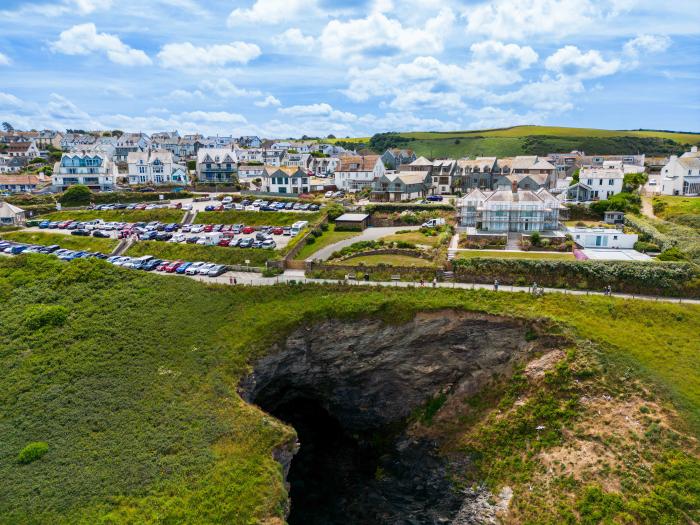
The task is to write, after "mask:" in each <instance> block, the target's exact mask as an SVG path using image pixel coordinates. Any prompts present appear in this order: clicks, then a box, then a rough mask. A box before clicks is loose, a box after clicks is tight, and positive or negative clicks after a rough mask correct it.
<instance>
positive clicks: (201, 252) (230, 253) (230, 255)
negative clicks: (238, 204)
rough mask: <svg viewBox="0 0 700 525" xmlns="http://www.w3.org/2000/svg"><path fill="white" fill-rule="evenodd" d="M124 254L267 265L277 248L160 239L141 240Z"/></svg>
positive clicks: (191, 260)
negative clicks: (187, 242) (174, 241)
mask: <svg viewBox="0 0 700 525" xmlns="http://www.w3.org/2000/svg"><path fill="white" fill-rule="evenodd" d="M124 255H128V256H132V257H140V256H141V255H152V256H154V257H156V258H158V259H166V260H177V259H182V260H183V261H190V262H197V261H205V262H212V263H218V264H240V265H245V264H246V262H245V261H246V260H248V261H250V266H265V263H266V262H267V261H268V260H269V259H271V258H273V257H275V255H276V252H275V250H263V249H260V248H229V247H227V246H199V245H196V244H180V243H170V242H160V241H139V242H137V243H136V244H134V245H132V246H131V248H129V249H128V250H127V251H126V253H125V254H124Z"/></svg>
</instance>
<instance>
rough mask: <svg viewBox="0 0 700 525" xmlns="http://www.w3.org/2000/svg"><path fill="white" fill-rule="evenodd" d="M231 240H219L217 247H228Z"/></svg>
mask: <svg viewBox="0 0 700 525" xmlns="http://www.w3.org/2000/svg"><path fill="white" fill-rule="evenodd" d="M232 240H233V239H221V240H220V241H219V243H218V244H217V246H229V245H230V244H231V241H232Z"/></svg>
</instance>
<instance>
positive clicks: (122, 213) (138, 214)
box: [39, 209, 185, 222]
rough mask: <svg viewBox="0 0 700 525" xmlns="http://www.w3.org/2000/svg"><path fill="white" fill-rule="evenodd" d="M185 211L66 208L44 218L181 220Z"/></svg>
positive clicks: (114, 220) (42, 217) (117, 220)
mask: <svg viewBox="0 0 700 525" xmlns="http://www.w3.org/2000/svg"><path fill="white" fill-rule="evenodd" d="M184 213H185V212H183V211H180V210H175V209H158V210H73V211H71V210H65V211H57V212H54V213H49V214H47V215H42V216H41V217H39V218H41V219H42V220H50V221H68V220H76V221H91V220H93V219H102V220H103V221H107V222H151V221H160V222H181V221H182V219H183V217H184Z"/></svg>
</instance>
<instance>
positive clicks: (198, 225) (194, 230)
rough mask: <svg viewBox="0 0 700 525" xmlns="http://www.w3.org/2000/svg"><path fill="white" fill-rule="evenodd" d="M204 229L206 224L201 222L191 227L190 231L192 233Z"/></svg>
mask: <svg viewBox="0 0 700 525" xmlns="http://www.w3.org/2000/svg"><path fill="white" fill-rule="evenodd" d="M203 231H204V226H202V225H201V224H195V225H194V226H192V227H191V228H190V232H192V233H202V232H203Z"/></svg>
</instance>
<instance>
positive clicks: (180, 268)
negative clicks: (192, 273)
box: [175, 262, 192, 275]
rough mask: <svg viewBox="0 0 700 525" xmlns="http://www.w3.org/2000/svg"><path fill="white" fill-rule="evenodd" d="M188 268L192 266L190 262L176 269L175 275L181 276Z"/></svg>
mask: <svg viewBox="0 0 700 525" xmlns="http://www.w3.org/2000/svg"><path fill="white" fill-rule="evenodd" d="M190 266H192V263H191V262H186V263H182V264H181V265H180V266H178V267H177V270H175V273H179V274H180V275H182V274H183V273H185V272H186V271H187V268H189V267H190Z"/></svg>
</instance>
